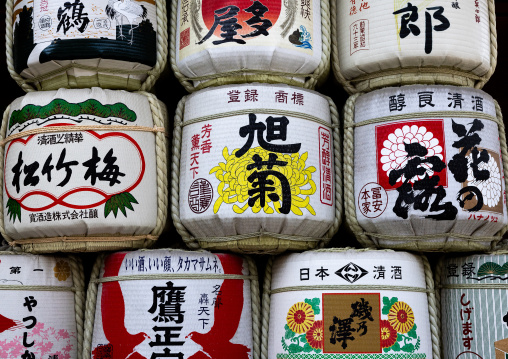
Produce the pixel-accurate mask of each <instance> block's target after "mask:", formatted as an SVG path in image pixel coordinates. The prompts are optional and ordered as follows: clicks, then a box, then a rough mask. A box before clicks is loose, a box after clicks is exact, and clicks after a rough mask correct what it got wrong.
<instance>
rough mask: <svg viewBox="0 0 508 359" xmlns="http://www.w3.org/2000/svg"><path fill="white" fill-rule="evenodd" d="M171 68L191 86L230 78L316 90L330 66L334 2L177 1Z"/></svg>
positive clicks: (227, 81)
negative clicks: (331, 14) (285, 84)
mask: <svg viewBox="0 0 508 359" xmlns="http://www.w3.org/2000/svg"><path fill="white" fill-rule="evenodd" d="M171 10H172V17H171V41H172V42H171V46H170V47H171V55H170V60H171V67H172V69H173V71H174V72H175V75H176V77H177V78H178V79H179V80H180V82H181V83H182V85H183V86H184V87H185V88H186V89H187V90H188V91H189V92H192V91H195V90H199V89H202V88H204V87H208V86H216V85H225V84H231V83H246V82H254V81H259V82H269V83H287V84H290V85H297V86H303V87H305V88H311V89H313V88H314V87H315V86H316V84H317V83H318V82H322V80H325V79H326V77H327V75H328V72H329V69H330V38H331V36H330V4H329V3H328V2H327V1H319V0H306V1H301V2H300V1H297V0H284V1H282V0H256V1H247V0H234V1H229V2H227V1H222V0H221V1H217V0H214V1H209V0H173V1H172V5H171Z"/></svg>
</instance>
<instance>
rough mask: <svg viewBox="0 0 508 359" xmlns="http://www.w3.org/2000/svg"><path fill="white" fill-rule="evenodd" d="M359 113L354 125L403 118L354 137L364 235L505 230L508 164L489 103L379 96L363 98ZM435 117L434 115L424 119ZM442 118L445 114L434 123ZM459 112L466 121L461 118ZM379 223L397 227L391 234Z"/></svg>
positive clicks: (437, 94) (469, 93)
mask: <svg viewBox="0 0 508 359" xmlns="http://www.w3.org/2000/svg"><path fill="white" fill-rule="evenodd" d="M374 97H375V98H376V101H379V103H380V104H381V105H380V106H379V107H377V108H376V111H373V110H372V109H369V108H367V107H366V106H368V105H369V102H368V101H372V99H373V98H374ZM356 106H357V107H356V114H355V122H356V123H357V124H361V122H362V121H364V120H367V119H369V118H378V117H383V116H392V115H397V116H398V119H397V120H393V121H390V122H385V123H378V124H371V125H365V126H359V127H357V128H356V129H355V196H356V200H357V201H356V202H357V209H356V213H357V217H358V220H359V222H360V224H361V225H362V227H363V228H364V229H366V230H367V231H379V230H380V229H381V230H382V231H383V232H382V233H386V234H388V233H390V234H398V235H406V234H407V235H409V234H415V233H416V234H425V233H424V232H422V231H429V230H436V229H437V230H438V231H439V230H440V231H442V232H441V233H445V232H447V231H448V228H449V223H450V222H449V221H464V223H467V224H465V225H464V226H460V227H456V228H455V231H457V233H464V234H471V233H472V232H475V235H482V234H483V235H485V236H488V235H494V234H495V233H496V232H497V231H498V230H500V229H501V227H502V226H503V223H506V210H505V204H506V200H505V188H504V176H503V163H502V160H501V152H500V144H499V133H498V126H497V124H496V122H495V121H493V119H494V117H495V116H496V111H495V108H494V103H493V101H492V99H491V98H490V96H488V95H487V94H485V93H483V92H479V91H476V90H469V89H461V88H445V87H439V88H438V87H431V88H427V87H424V86H412V87H402V88H400V89H386V90H380V91H379V92H375V93H373V95H366V96H364V97H363V98H360V99H359V101H357V105H356ZM451 110H452V112H451ZM453 110H455V111H457V116H454V115H453ZM430 111H431V112H433V113H434V115H432V117H431V118H427V117H426V112H430ZM439 111H443V112H446V114H445V113H444V114H443V116H442V117H440V116H437V117H436V116H435V113H436V112H439ZM461 111H468V113H469V114H468V115H467V116H466V117H464V116H462V115H461V114H460V112H461ZM415 113H418V114H419V115H418V117H417V118H415V117H414V116H413V115H412V114H415ZM404 114H407V115H408V117H407V119H404ZM486 115H487V116H489V115H490V116H491V119H490V120H489V119H488V118H487V117H486ZM373 168H375V169H376V170H375V171H372V169H373ZM408 219H411V220H417V219H420V220H424V219H427V220H428V219H433V220H435V221H436V222H435V223H436V225H435V226H433V227H432V228H429V227H427V226H425V225H423V224H422V228H419V226H418V225H415V223H416V222H415V223H413V226H408V225H407V223H405V222H404V220H408ZM382 221H393V222H392V223H391V224H390V226H388V227H387V226H383V225H381V224H380V223H381V222H382ZM418 223H419V222H418ZM422 223H423V222H422ZM376 226H381V227H376ZM410 227H411V228H410ZM375 228H377V229H375ZM413 231H415V232H413ZM417 232H419V233H417ZM428 233H431V232H428ZM437 233H439V232H437Z"/></svg>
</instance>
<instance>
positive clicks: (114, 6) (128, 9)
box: [106, 0, 147, 45]
mask: <svg viewBox="0 0 508 359" xmlns="http://www.w3.org/2000/svg"><path fill="white" fill-rule="evenodd" d="M106 14H107V15H108V16H109V17H110V18H111V20H117V21H118V20H120V38H124V37H125V36H124V35H123V34H122V26H123V18H124V17H125V18H127V21H129V24H130V25H131V29H130V30H129V34H131V40H130V41H129V45H132V43H133V39H134V33H133V32H132V30H134V29H136V28H138V27H139V24H138V25H137V26H133V23H134V22H135V21H136V20H137V19H138V18H142V19H146V16H147V10H146V7H144V6H143V5H138V4H136V3H135V2H133V1H131V0H109V2H108V5H106Z"/></svg>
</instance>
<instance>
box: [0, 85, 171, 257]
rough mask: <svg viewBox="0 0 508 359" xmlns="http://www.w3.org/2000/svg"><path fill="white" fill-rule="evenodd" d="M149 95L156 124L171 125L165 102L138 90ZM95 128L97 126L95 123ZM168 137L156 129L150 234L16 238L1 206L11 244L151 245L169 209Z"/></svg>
mask: <svg viewBox="0 0 508 359" xmlns="http://www.w3.org/2000/svg"><path fill="white" fill-rule="evenodd" d="M138 93H139V94H141V95H144V96H146V97H147V100H148V102H149V104H150V109H151V111H152V119H153V124H154V126H156V127H160V128H167V124H168V123H167V122H168V117H167V112H166V108H165V105H164V104H163V103H162V102H160V101H159V100H158V99H157V98H156V97H155V95H153V94H151V93H148V92H138ZM9 113H10V106H9V107H7V109H6V110H5V112H4V116H3V122H2V127H1V128H0V141H2V140H4V138H5V135H6V131H7V124H8V122H9V121H8V117H9ZM91 129H93V127H91ZM167 149H168V141H167V138H166V135H165V134H164V133H161V132H156V133H155V156H156V167H157V176H156V179H157V219H156V225H155V228H154V229H153V230H152V231H151V232H150V234H146V235H137V236H127V235H112V234H107V233H106V234H102V235H94V236H93V237H92V236H90V237H87V236H82V237H65V236H63V237H53V238H29V239H23V240H22V241H14V240H13V239H12V238H10V237H9V235H8V234H7V233H6V232H5V225H4V208H3V205H2V206H0V233H1V234H2V236H3V238H4V239H5V240H6V241H7V243H9V244H10V245H11V246H17V247H20V248H21V250H22V251H23V252H28V253H54V252H97V251H114V250H120V249H138V248H147V247H151V246H152V245H153V244H154V243H155V241H156V240H157V238H158V236H159V235H160V234H161V233H162V231H163V230H164V227H165V226H166V222H167V212H168V181H167V172H168V165H167V158H168V154H167V151H168V150H167ZM4 152H5V147H4V146H0V158H2V159H3V158H4ZM3 166H4V161H3V160H2V161H1V162H0V185H1V186H3V179H4V168H3ZM0 203H3V191H0Z"/></svg>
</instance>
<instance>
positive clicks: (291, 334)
mask: <svg viewBox="0 0 508 359" xmlns="http://www.w3.org/2000/svg"><path fill="white" fill-rule="evenodd" d="M284 329H285V330H286V333H285V334H284V338H286V339H291V338H293V337H294V336H295V335H296V333H295V332H293V331H292V330H291V329H290V328H289V325H287V324H286V325H285V326H284Z"/></svg>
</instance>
